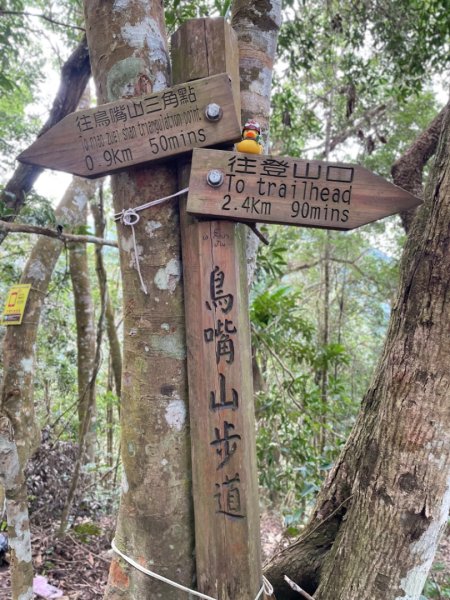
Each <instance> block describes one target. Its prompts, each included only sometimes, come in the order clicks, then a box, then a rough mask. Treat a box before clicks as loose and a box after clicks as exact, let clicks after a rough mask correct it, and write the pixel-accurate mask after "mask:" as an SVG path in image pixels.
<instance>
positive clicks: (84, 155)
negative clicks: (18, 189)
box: [18, 73, 241, 178]
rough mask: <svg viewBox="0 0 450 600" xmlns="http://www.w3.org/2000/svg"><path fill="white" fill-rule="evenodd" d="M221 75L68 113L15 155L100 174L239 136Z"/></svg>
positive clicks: (230, 97) (84, 174)
mask: <svg viewBox="0 0 450 600" xmlns="http://www.w3.org/2000/svg"><path fill="white" fill-rule="evenodd" d="M240 133H241V125H240V123H239V121H238V118H237V114H236V109H235V106H234V101H233V91H232V87H231V82H230V78H229V76H228V75H227V74H226V73H223V74H221V75H216V76H214V77H208V78H205V79H198V80H197V81H192V82H189V83H185V84H182V85H176V86H174V87H172V88H169V89H166V90H164V91H162V92H158V93H154V94H148V95H145V96H141V97H139V98H133V99H130V100H128V99H122V100H119V101H117V102H111V103H109V104H103V105H101V106H97V107H96V108H93V109H89V110H81V111H78V112H75V113H71V114H70V115H67V116H66V117H65V118H64V119H62V121H60V122H59V123H57V124H56V125H55V126H54V127H52V128H51V129H50V130H49V131H47V132H46V133H45V134H44V135H42V136H41V137H40V138H38V139H37V140H36V142H34V144H32V145H31V146H30V147H29V148H27V150H25V152H22V154H21V155H20V156H19V157H18V159H19V160H20V161H21V162H24V163H27V164H32V165H39V166H41V167H46V168H49V169H56V170H59V171H67V172H68V173H73V174H74V175H81V176H82V177H90V178H94V177H100V176H102V175H106V174H107V173H111V172H114V171H118V170H121V169H126V168H129V167H131V166H133V165H137V164H140V163H146V162H150V161H154V160H160V159H162V158H167V157H169V156H173V155H175V154H181V153H184V152H188V151H190V150H192V149H193V148H195V147H203V146H213V145H215V144H220V143H222V142H230V141H232V142H233V141H235V140H237V139H238V138H239V137H240Z"/></svg>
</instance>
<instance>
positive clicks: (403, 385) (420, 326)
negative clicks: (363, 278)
mask: <svg viewBox="0 0 450 600" xmlns="http://www.w3.org/2000/svg"><path fill="white" fill-rule="evenodd" d="M449 134H450V115H447V117H446V120H445V125H444V129H443V134H442V137H441V141H440V145H439V150H438V155H437V158H436V161H435V165H434V169H433V173H432V176H431V180H430V183H429V185H428V186H427V191H426V194H425V197H426V201H425V204H424V205H423V206H422V207H421V209H420V211H419V214H418V216H417V218H416V220H415V221H414V224H413V227H412V230H411V233H410V236H409V239H408V242H407V246H406V248H405V252H404V256H403V259H402V268H401V281H400V291H399V295H398V299H397V302H396V305H395V307H394V309H393V312H392V317H391V323H390V327H389V332H388V336H387V341H386V344H385V348H384V351H383V354H382V357H381V359H380V363H379V366H378V368H377V371H376V373H375V376H374V381H373V383H372V385H371V387H370V389H369V391H368V392H367V394H366V397H365V399H364V401H363V405H362V409H361V412H360V415H359V417H358V420H357V422H356V424H355V427H354V429H353V431H352V433H351V435H350V438H349V440H348V442H347V444H346V446H345V448H344V450H343V453H342V455H341V457H340V459H339V460H338V462H337V463H336V465H335V467H334V468H333V470H332V471H331V473H330V475H329V477H328V479H327V482H326V483H325V485H324V488H323V489H322V491H321V493H320V495H319V498H318V502H317V505H316V508H315V511H314V514H313V517H312V520H311V523H310V524H309V525H308V527H307V528H306V531H305V532H304V533H303V535H302V537H301V538H300V539H299V540H298V542H296V544H295V545H294V546H292V547H291V548H289V549H287V550H286V551H285V552H283V553H281V554H280V555H279V556H277V557H275V559H274V560H273V561H271V563H270V565H269V566H268V574H269V577H270V579H271V581H273V582H275V583H276V584H277V589H278V591H279V593H280V595H282V597H283V598H287V599H290V598H292V599H294V598H298V596H297V595H296V594H294V592H292V590H289V589H288V588H287V587H286V586H285V585H283V584H282V583H281V577H282V573H283V572H284V573H287V574H288V575H290V576H291V578H292V579H295V580H297V581H298V582H299V583H300V585H301V587H303V588H304V589H306V590H307V591H308V592H309V593H314V597H315V599H316V600H330V599H331V598H333V600H341V599H342V600H343V599H344V598H345V599H346V600H356V599H358V600H369V599H370V600H381V599H383V600H389V599H392V600H400V599H405V600H417V599H418V598H419V596H420V593H421V590H422V587H423V585H424V583H425V579H426V576H427V573H428V570H429V568H430V567H431V563H432V560H433V556H434V553H435V550H436V547H437V544H438V541H439V536H440V533H441V532H442V530H443V528H444V527H445V524H446V522H447V516H448V510H449V504H450V489H449V474H450V455H449V452H448V448H449V444H450V420H449V416H450V414H449V413H450V406H449V400H448V398H449V393H450V374H449V370H448V362H449V360H450V346H449V344H448V330H449V327H450V291H449V285H448V271H449V268H450V255H449V253H448V245H449V241H450V239H449V238H450V234H449V231H450V141H449V140H450V136H449ZM344 517H345V518H344Z"/></svg>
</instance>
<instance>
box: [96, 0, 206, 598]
mask: <svg viewBox="0 0 450 600" xmlns="http://www.w3.org/2000/svg"><path fill="white" fill-rule="evenodd" d="M85 14H86V28H87V36H88V41H89V49H90V55H91V64H92V70H93V73H94V78H95V81H96V85H97V91H98V93H97V96H98V98H99V101H100V102H106V101H111V100H115V99H117V98H120V97H122V96H124V95H127V96H131V95H142V94H145V93H146V92H147V93H151V92H156V91H160V90H162V89H164V88H165V87H167V86H168V85H169V84H170V79H169V60H168V54H167V40H166V33H165V27H164V16H163V9H162V4H161V3H143V2H139V1H137V0H131V1H130V2H116V3H115V4H114V6H112V3H111V2H108V3H105V2H101V1H100V0H94V1H92V0H90V1H86V2H85ZM112 188H113V196H114V207H115V211H116V212H119V211H120V210H122V209H123V208H128V207H132V206H137V205H140V204H143V203H144V202H147V201H148V200H151V199H155V198H160V197H162V196H166V195H169V194H171V193H173V192H175V191H177V183H176V172H175V170H174V167H173V166H172V165H171V164H169V163H166V164H164V165H162V166H155V167H151V168H145V167H144V168H134V169H130V170H129V171H127V172H126V173H124V174H121V175H117V176H114V177H113V181H112ZM135 233H136V243H137V253H138V256H137V257H136V256H135V255H134V249H133V238H132V232H131V231H130V229H129V228H126V227H125V226H123V225H121V224H119V225H118V236H119V245H120V260H121V270H122V281H123V290H124V291H123V296H124V298H123V301H124V335H125V344H124V354H123V376H122V405H123V406H124V407H126V409H125V410H122V411H121V421H122V442H121V447H122V461H123V468H124V473H123V481H122V498H121V503H120V509H119V515H118V523H117V530H116V544H117V546H118V548H119V549H120V550H122V551H123V552H125V553H126V554H127V555H129V556H130V557H131V558H134V559H135V560H138V561H140V562H141V563H142V564H143V565H146V566H148V567H149V568H150V569H152V570H153V571H156V572H157V573H160V574H161V575H166V576H168V577H170V578H171V579H175V580H176V581H177V582H179V583H182V584H184V585H192V580H193V573H194V560H193V523H192V505H191V496H190V446H189V437H188V419H187V402H186V400H187V391H186V365H185V357H186V347H185V332H184V310H183V301H182V287H181V284H180V275H181V261H180V238H179V224H178V206H177V201H176V200H175V201H169V202H167V203H165V204H163V205H160V206H157V207H154V208H152V209H149V210H148V212H146V213H145V214H143V216H142V218H141V221H140V222H139V223H138V224H137V225H136V226H135ZM136 259H137V260H138V261H139V265H140V268H141V271H142V273H143V278H144V281H145V284H146V286H147V288H148V292H149V293H148V295H146V294H145V293H144V292H143V291H142V289H141V286H140V283H139V277H138V273H137V271H136ZM158 596H161V597H163V598H165V599H167V600H171V599H175V598H177V599H178V598H180V592H179V591H175V590H174V589H173V588H169V587H168V586H167V585H166V584H163V583H160V582H158V581H155V580H153V579H151V578H150V577H144V576H142V575H141V574H139V572H138V571H137V570H136V569H135V568H133V567H130V566H129V564H128V563H126V562H124V561H123V560H122V559H119V557H117V556H115V557H114V559H113V562H112V565H111V570H110V576H109V582H108V588H107V591H106V595H105V597H106V598H108V599H112V598H124V597H126V598H127V599H128V600H132V599H136V600H137V599H139V600H144V599H145V598H152V599H153V598H157V597H158Z"/></svg>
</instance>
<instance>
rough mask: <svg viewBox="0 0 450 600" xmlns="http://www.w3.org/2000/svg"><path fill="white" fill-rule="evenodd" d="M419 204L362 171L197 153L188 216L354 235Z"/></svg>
mask: <svg viewBox="0 0 450 600" xmlns="http://www.w3.org/2000/svg"><path fill="white" fill-rule="evenodd" d="M420 203H421V200H419V199H418V198H416V197H415V196H413V195H412V194H410V193H409V192H406V191H405V190H403V189H401V188H399V187H397V186H395V185H393V184H392V183H389V182H388V181H386V180H385V179H383V178H382V177H380V176H378V175H375V174H374V173H371V172H370V171H368V170H367V169H365V168H364V167H360V166H359V165H352V164H345V163H331V162H323V161H318V160H300V159H296V158H287V157H286V158H284V157H279V156H276V157H275V156H261V155H256V154H242V153H236V152H224V151H221V150H200V149H197V150H194V153H193V160H192V170H191V177H190V182H189V195H188V203H187V210H188V212H190V213H192V214H195V215H197V216H204V217H214V218H217V217H219V218H223V219H228V220H235V221H247V222H265V223H281V224H284V225H301V226H304V227H305V226H306V227H319V228H323V229H354V228H355V227H359V226H360V225H365V224H366V223H370V222H372V221H376V220H378V219H381V218H383V217H387V216H389V215H393V214H395V213H398V212H401V211H404V210H408V209H410V208H414V207H416V206H418V205H419V204H420Z"/></svg>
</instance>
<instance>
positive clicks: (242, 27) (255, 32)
mask: <svg viewBox="0 0 450 600" xmlns="http://www.w3.org/2000/svg"><path fill="white" fill-rule="evenodd" d="M231 12H232V18H231V26H232V27H233V29H234V31H235V32H236V34H237V37H238V44H239V73H240V80H241V120H242V124H244V123H245V122H246V121H247V120H248V119H256V120H257V121H258V122H259V123H260V125H261V133H262V137H263V140H264V145H265V148H266V150H267V151H268V150H269V119H270V97H271V91H272V74H273V63H274V60H275V54H276V49H277V40H278V31H279V29H280V25H281V0H268V1H267V2H264V3H255V2H249V1H248V0H234V2H233V4H232V11H231ZM258 247H259V239H258V238H257V237H256V235H255V234H254V233H253V232H252V231H250V230H249V231H248V235H247V274H248V275H247V277H248V282H249V284H251V283H252V282H253V278H254V273H255V268H256V255H257V253H258Z"/></svg>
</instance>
